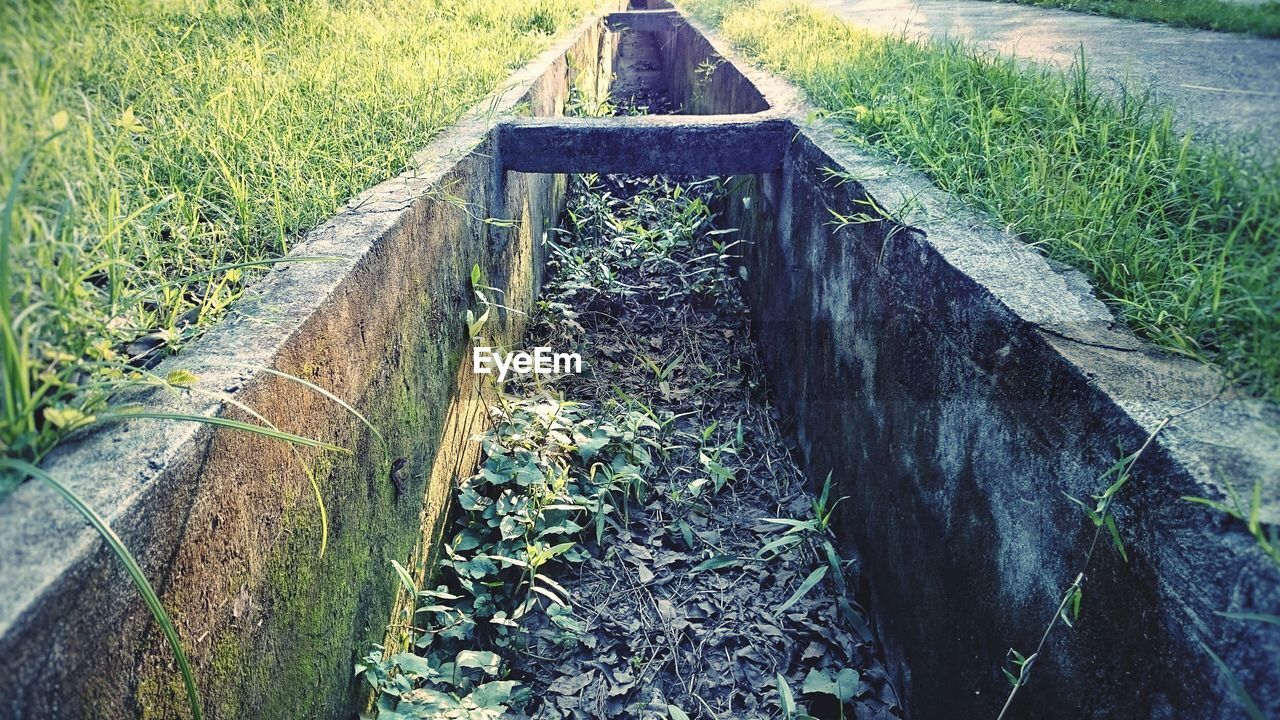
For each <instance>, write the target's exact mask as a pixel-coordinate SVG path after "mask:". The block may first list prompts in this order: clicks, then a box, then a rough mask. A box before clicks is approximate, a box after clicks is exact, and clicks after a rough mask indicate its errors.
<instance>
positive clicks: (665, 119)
mask: <svg viewBox="0 0 1280 720" xmlns="http://www.w3.org/2000/svg"><path fill="white" fill-rule="evenodd" d="M794 133H795V130H794V128H793V126H792V125H791V123H790V122H789V121H787V120H783V119H777V118H767V119H759V118H753V119H748V118H744V117H743V116H741V115H655V116H647V117H611V118H555V119H541V118H532V119H518V120H511V121H507V122H504V123H502V125H500V126H499V128H498V157H499V162H500V163H501V164H502V168H503V169H504V170H515V171H518V172H528V173H582V172H599V173H630V174H637V175H654V174H660V173H661V174H672V175H748V174H757V173H765V172H772V171H774V170H777V169H779V168H780V167H781V166H782V160H783V158H784V157H785V156H786V149H787V145H788V143H789V142H790V140H791V137H792V135H794Z"/></svg>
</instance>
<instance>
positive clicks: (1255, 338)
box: [687, 0, 1280, 399]
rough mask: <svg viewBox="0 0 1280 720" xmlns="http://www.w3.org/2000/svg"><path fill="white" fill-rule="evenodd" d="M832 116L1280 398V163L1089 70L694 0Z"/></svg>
mask: <svg viewBox="0 0 1280 720" xmlns="http://www.w3.org/2000/svg"><path fill="white" fill-rule="evenodd" d="M687 4H688V5H689V6H691V9H693V10H694V11H695V12H696V13H698V14H700V15H701V16H702V17H704V18H705V19H708V20H710V21H712V22H714V23H717V24H719V26H720V30H721V32H722V33H723V34H724V35H726V36H727V38H728V39H729V40H730V41H732V42H733V43H734V44H736V45H737V46H738V47H739V48H741V49H742V50H744V51H745V52H746V53H747V54H748V55H750V56H751V57H753V58H755V59H756V60H757V61H759V62H760V63H762V64H763V65H764V66H766V67H768V68H770V69H772V70H774V71H777V72H779V73H780V74H782V75H785V76H787V77H789V78H791V79H792V80H793V81H795V82H796V83H797V84H799V85H800V86H801V87H802V88H804V90H806V91H807V93H808V95H809V97H810V98H811V99H812V100H813V101H814V102H815V103H816V104H817V105H819V106H820V107H822V108H825V109H826V110H827V111H829V112H830V115H831V117H832V118H834V119H835V120H836V121H838V122H839V123H840V125H841V126H842V127H843V129H844V135H843V137H844V139H845V140H847V141H849V142H852V143H857V144H865V145H868V146H871V147H873V148H875V149H876V150H877V151H878V152H882V153H887V154H889V155H891V156H893V157H895V158H898V159H901V160H903V161H905V162H907V163H909V164H911V165H914V166H916V167H918V168H919V169H921V170H922V171H924V172H925V173H926V174H928V175H929V176H930V177H931V178H932V179H933V180H934V182H936V183H937V184H938V185H939V186H940V187H942V188H944V189H946V190H949V191H951V192H954V193H956V194H958V195H960V196H962V197H964V198H966V199H967V200H968V201H970V202H971V203H972V204H974V205H976V206H978V207H980V208H982V209H984V210H986V211H987V212H989V213H990V214H991V215H993V216H994V217H995V218H996V219H998V221H999V222H1000V223H1001V224H1002V225H1006V226H1008V227H1009V228H1010V229H1011V230H1012V231H1013V232H1015V233H1017V234H1018V235H1019V236H1020V237H1021V238H1022V239H1024V240H1025V241H1026V242H1029V243H1033V244H1035V245H1037V246H1038V247H1039V248H1040V249H1041V250H1042V251H1043V252H1045V253H1046V254H1048V255H1050V256H1051V257H1054V258H1056V259H1058V260H1061V261H1064V262H1067V263H1070V264H1072V265H1074V266H1076V267H1078V268H1080V269H1081V270H1084V271H1085V272H1086V273H1088V275H1089V276H1090V277H1091V278H1092V279H1093V281H1094V283H1095V284H1096V286H1097V288H1098V290H1099V292H1100V294H1101V295H1102V297H1103V298H1104V299H1105V300H1106V301H1107V302H1108V303H1109V304H1110V306H1111V308H1112V309H1113V310H1114V311H1115V312H1116V313H1117V314H1118V315H1119V316H1120V317H1122V318H1123V319H1125V320H1126V321H1128V323H1129V324H1130V325H1131V326H1132V327H1133V328H1134V329H1135V330H1136V331H1137V332H1138V333H1139V334H1140V335H1142V336H1143V337H1146V338H1148V339H1150V340H1152V341H1153V342H1155V343H1156V344H1158V345H1160V346H1162V347H1164V348H1167V349H1169V350H1171V351H1174V352H1177V353H1181V354H1185V355H1189V356H1192V357H1195V358H1199V359H1203V360H1205V361H1209V362H1212V363H1215V364H1217V365H1219V366H1220V367H1221V368H1222V369H1223V370H1224V371H1226V373H1227V374H1228V375H1229V376H1230V377H1231V378H1232V379H1233V380H1234V381H1235V382H1236V383H1238V384H1239V386H1240V387H1242V388H1245V389H1246V390H1247V391H1249V392H1251V393H1254V394H1256V395H1259V396H1268V397H1271V398H1272V399H1280V245H1278V243H1277V236H1278V235H1280V173H1277V172H1276V170H1275V166H1274V165H1272V166H1270V167H1269V168H1268V167H1265V166H1262V165H1259V164H1257V162H1256V161H1251V160H1246V159H1244V158H1241V157H1239V156H1237V155H1236V154H1233V153H1231V152H1228V151H1225V150H1214V149H1210V148H1207V147H1200V146H1199V145H1197V144H1196V143H1195V142H1194V141H1193V139H1191V138H1189V137H1183V136H1181V135H1179V134H1178V133H1176V132H1175V131H1174V130H1173V129H1172V126H1171V121H1170V118H1169V116H1168V115H1167V114H1159V113H1156V112H1153V111H1152V110H1151V108H1149V107H1145V106H1144V105H1143V104H1142V103H1141V102H1136V101H1135V100H1134V98H1132V97H1129V98H1128V99H1127V100H1128V101H1127V102H1122V101H1119V100H1112V99H1104V98H1100V97H1098V96H1096V95H1094V94H1092V93H1091V92H1090V91H1089V89H1088V87H1087V86H1086V83H1085V74H1084V73H1081V72H1079V71H1077V72H1075V73H1063V72H1058V71H1053V70H1035V69H1028V68H1026V67H1025V66H1023V65H1020V64H1018V63H1016V62H1014V61H1012V60H1009V59H1001V58H998V57H995V56H993V55H991V54H990V53H980V52H977V51H974V50H971V49H969V48H967V47H965V46H963V45H960V44H949V45H938V44H926V43H921V42H916V41H910V40H906V39H904V38H902V37H886V36H878V35H872V34H869V33H867V32H864V31H862V30H860V29H858V28H855V27H853V26H852V25H849V24H846V23H844V22H842V21H840V20H839V19H837V18H835V17H833V16H831V15H829V14H827V13H823V12H819V11H815V10H813V9H812V8H811V7H809V6H807V5H804V4H800V3H793V2H786V1H785V0H762V1H761V2H756V3H750V2H746V3H743V2H725V1H724V0H693V1H691V2H689V3H687Z"/></svg>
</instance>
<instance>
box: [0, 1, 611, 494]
mask: <svg viewBox="0 0 1280 720" xmlns="http://www.w3.org/2000/svg"><path fill="white" fill-rule="evenodd" d="M596 4H597V3H596V2H595V0H533V1H532V2H521V3H511V2H505V0H475V1H469V2H464V1H462V0H387V1H385V2H375V1H374V0H331V1H330V2H323V1H322V0H292V1H288V2H286V1H284V0H282V1H281V2H269V3H268V2H247V1H246V2H232V1H230V0H208V1H205V0H131V1H128V0H127V1H124V2H118V3H114V2H94V1H90V0H84V1H76V0H65V1H62V2H48V3H3V4H0V97H3V98H4V102H3V103H0V199H4V203H5V204H4V206H3V213H2V214H0V240H2V242H0V260H3V261H4V262H3V270H2V271H0V315H2V316H3V317H0V326H3V328H4V333H3V334H4V337H3V340H4V377H3V381H4V384H3V393H4V395H3V398H0V409H2V410H3V413H0V449H3V451H4V454H5V455H6V456H11V457H17V458H22V459H26V460H32V461H36V460H39V458H40V457H42V455H43V454H45V453H46V452H47V451H48V450H49V449H50V448H51V447H53V446H54V445H55V444H56V443H57V442H58V441H59V440H60V438H62V437H64V436H65V435H66V433H67V432H69V431H70V430H71V429H73V428H75V427H77V426H80V425H83V423H84V421H85V416H89V415H93V414H94V413H95V412H97V411H98V410H100V409H101V408H102V406H103V405H104V402H105V401H106V400H107V399H108V398H109V396H110V395H111V394H112V393H113V392H114V391H115V390H116V389H118V388H119V387H120V385H122V384H127V381H128V380H129V379H130V376H131V372H130V367H131V366H139V365H141V366H149V365H150V364H152V363H153V362H154V360H155V359H157V358H158V357H159V356H162V355H165V354H168V353H171V352H173V351H176V350H177V349H180V348H181V347H183V346H184V345H185V344H187V343H189V342H190V341H191V340H192V339H193V338H194V337H195V336H197V335H198V334H199V333H200V332H201V331H202V329H203V328H205V327H207V326H208V325H209V324H210V323H212V322H214V321H216V320H217V319H218V318H219V317H221V316H222V315H224V314H225V312H226V309H227V307H228V306H229V305H230V304H231V303H233V302H234V301H235V299H236V298H237V297H238V296H239V294H240V293H241V291H242V290H243V288H244V286H245V283H246V282H248V281H250V280H251V279H252V278H253V277H254V276H255V275H257V274H261V272H262V266H257V265H254V264H255V263H261V262H263V261H268V260H270V259H272V258H278V257H280V256H281V255H283V254H284V253H285V252H287V251H288V250H289V248H290V246H291V245H292V244H293V243H295V242H296V241H297V239H298V238H299V236H300V234H301V233H302V232H303V231H305V230H306V229H308V228H310V227H312V226H314V225H315V224H317V223H318V222H319V221H320V220H322V219H324V218H325V217H327V216H329V215H331V214H332V213H333V212H334V211H335V210H336V209H337V208H338V207H339V206H340V205H341V204H342V203H343V202H345V201H346V200H347V199H348V198H349V197H351V196H352V195H354V194H355V193H357V192H359V191H361V190H363V189H365V188H367V187H369V186H370V185H372V184H374V183H377V182H378V181H380V180H383V179H386V178H388V177H391V176H393V175H395V174H396V173H398V172H399V171H401V170H402V169H404V168H405V167H406V164H407V162H408V161H409V159H410V156H411V155H412V153H413V152H414V151H416V150H418V149H420V148H421V147H423V146H424V145H425V144H426V143H427V142H429V141H430V140H431V139H432V138H433V137H434V136H435V135H436V134H437V133H438V132H440V131H441V130H442V129H443V128H445V127H446V126H448V125H449V124H450V123H452V122H453V121H454V120H456V119H457V118H458V117H459V116H460V115H461V113H463V112H464V111H465V110H466V109H468V108H469V107H470V106H471V105H472V104H473V103H475V102H476V101H478V100H479V99H481V98H482V97H483V96H484V95H485V94H486V93H488V92H490V91H491V90H493V89H494V88H496V87H497V86H498V85H499V84H500V83H501V82H502V81H503V80H504V79H505V78H506V77H507V76H508V75H509V74H510V72H511V70H512V69H513V68H515V67H518V66H519V65H521V64H523V63H524V62H526V61H528V60H529V59H530V58H531V57H532V56H533V55H534V54H536V53H537V52H538V51H540V50H541V49H542V48H544V47H545V46H547V45H548V44H549V43H550V41H551V40H552V38H553V37H555V36H556V35H557V34H559V33H561V32H563V31H565V30H566V29H567V28H568V27H570V26H571V25H572V24H573V23H575V22H577V21H578V19H579V18H580V17H582V16H583V15H584V14H585V12H586V11H587V10H588V9H590V8H593V7H594V6H595V5H596ZM246 264H247V265H246ZM2 489H3V488H0V490H2Z"/></svg>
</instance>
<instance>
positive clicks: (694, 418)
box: [357, 175, 901, 720]
mask: <svg viewBox="0 0 1280 720" xmlns="http://www.w3.org/2000/svg"><path fill="white" fill-rule="evenodd" d="M725 182H726V181H723V180H720V179H688V178H679V179H676V178H666V177H647V178H646V177H632V176H594V175H583V176H576V177H574V178H573V180H572V186H571V189H570V194H569V198H568V206H567V210H566V214H565V220H564V223H563V228H562V229H561V230H560V231H559V232H558V233H557V234H556V235H555V236H554V237H552V238H550V239H549V240H548V243H547V248H546V249H547V251H548V256H549V260H548V273H549V275H550V278H549V280H548V281H547V283H546V284H545V286H544V289H543V294H542V297H541V299H540V301H539V303H538V306H537V310H536V312H535V315H534V321H533V322H532V324H531V325H532V327H531V329H530V332H529V337H528V338H527V345H528V346H529V347H534V346H547V347H551V348H553V349H555V350H556V351H557V352H559V351H566V350H572V351H576V352H578V353H580V354H581V355H582V359H583V369H584V372H583V373H581V374H566V375H560V376H555V377H552V378H548V377H547V376H524V377H522V378H519V379H514V380H508V381H507V382H506V383H504V384H503V385H502V386H501V387H496V388H495V389H494V391H493V398H492V400H491V401H490V406H491V420H492V426H491V427H490V429H489V430H488V431H487V432H486V433H485V434H484V436H483V438H482V440H481V442H482V448H483V457H484V462H483V465H482V467H481V468H480V469H479V471H478V472H477V473H476V474H475V475H473V476H472V477H470V478H467V479H464V480H462V481H461V482H460V483H459V487H458V493H457V507H458V518H457V522H456V525H455V527H454V529H453V530H452V531H451V532H452V533H453V534H452V536H451V542H449V543H447V544H446V546H445V548H444V559H442V560H441V561H440V569H439V572H438V574H437V577H436V578H435V582H436V583H438V585H437V587H436V588H435V589H430V590H420V589H418V588H413V587H410V590H411V591H413V592H416V593H417V594H418V596H419V607H418V609H417V612H416V613H415V619H416V622H415V624H414V626H413V628H412V634H411V638H410V639H411V641H412V644H413V646H414V647H415V650H416V652H413V653H396V654H391V655H388V656H384V655H383V652H382V648H375V649H374V650H373V651H371V652H370V653H369V654H368V656H367V657H365V658H364V659H363V660H362V662H361V663H360V664H359V665H358V666H357V671H358V673H360V674H362V675H364V677H365V678H366V680H367V681H368V682H369V683H370V685H371V686H372V687H373V688H374V690H375V693H376V708H377V716H378V717H379V718H383V720H389V719H392V720H393V719H394V718H425V717H456V718H497V717H510V718H538V719H539V720H551V719H555V718H571V719H574V720H578V719H584V718H644V719H658V718H673V719H674V720H680V718H757V717H759V718H777V717H783V718H805V717H810V716H812V717H820V718H891V717H900V716H901V710H900V708H899V706H898V701H897V695H896V693H895V691H894V689H893V687H892V685H891V684H890V682H889V680H888V676H887V673H886V669H885V665H884V659H883V656H882V653H881V652H880V650H879V649H878V647H877V644H876V641H875V636H874V632H873V630H872V627H871V625H870V622H869V620H868V619H867V617H866V615H865V613H864V611H863V610H862V608H861V607H860V606H859V605H858V604H857V603H856V601H855V599H854V598H855V597H856V596H857V594H858V593H857V592H856V590H857V588H858V587H859V585H858V583H859V578H858V574H857V564H856V561H855V559H854V558H846V557H843V556H842V555H840V554H839V552H838V551H837V550H836V548H835V546H834V544H833V543H834V539H835V538H834V535H833V534H832V533H831V531H830V529H829V527H828V523H829V521H830V518H831V516H832V511H833V509H834V507H835V505H836V504H837V503H838V502H839V498H836V497H832V495H831V487H830V486H829V484H823V485H822V486H821V487H820V488H818V492H816V493H815V492H814V491H813V489H812V488H811V487H810V486H809V484H808V483H807V482H806V480H805V478H804V476H803V475H802V474H801V472H800V471H799V469H798V468H797V467H796V465H795V463H794V462H793V461H792V459H791V455H790V452H789V450H788V448H787V446H786V444H785V443H784V441H783V437H784V435H783V433H782V432H781V430H780V428H779V417H778V414H777V412H776V411H775V410H774V409H773V407H772V406H771V405H770V402H769V396H768V392H767V383H766V380H765V377H764V373H763V369H762V367H761V365H760V363H759V360H758V358H757V355H756V352H755V348H754V344H753V342H752V339H751V328H750V322H749V315H748V311H747V308H746V306H745V304H744V303H743V302H742V299H741V294H740V292H739V287H738V283H739V282H740V278H739V275H738V274H737V272H735V271H734V269H733V258H734V257H735V256H736V253H737V248H738V246H739V243H740V242H741V241H740V239H738V238H736V233H734V232H733V231H732V230H728V229H720V228H716V227H715V225H714V223H713V220H714V214H713V212H712V208H713V207H714V206H715V203H716V202H717V200H718V199H719V198H720V197H721V196H722V194H723V191H724V189H725ZM473 280H474V281H475V282H474V283H473V284H476V285H477V286H478V287H479V286H482V284H483V283H482V280H481V279H480V278H479V277H478V270H477V273H476V275H475V276H473ZM480 297H481V299H482V300H483V301H484V302H488V301H487V300H485V298H484V295H483V293H480ZM485 310H486V313H485V315H488V313H487V310H488V308H486V309H485ZM473 325H474V326H476V327H473V331H478V332H480V333H482V332H483V328H482V327H478V326H480V325H482V322H480V321H475V320H474V317H473ZM406 579H408V578H407V576H406V577H405V578H402V581H403V580H406ZM409 580H411V579H409Z"/></svg>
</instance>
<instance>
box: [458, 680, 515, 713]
mask: <svg viewBox="0 0 1280 720" xmlns="http://www.w3.org/2000/svg"><path fill="white" fill-rule="evenodd" d="M519 685H520V683H518V682H516V681H515V680H495V681H493V682H487V683H485V684H483V685H478V686H476V689H475V690H472V691H471V694H470V695H468V696H467V699H469V700H471V702H473V703H475V704H476V705H479V706H480V707H482V708H496V707H498V706H499V705H504V704H506V703H507V702H508V701H510V700H511V692H512V691H513V690H515V689H516V688H517V687H519Z"/></svg>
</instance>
